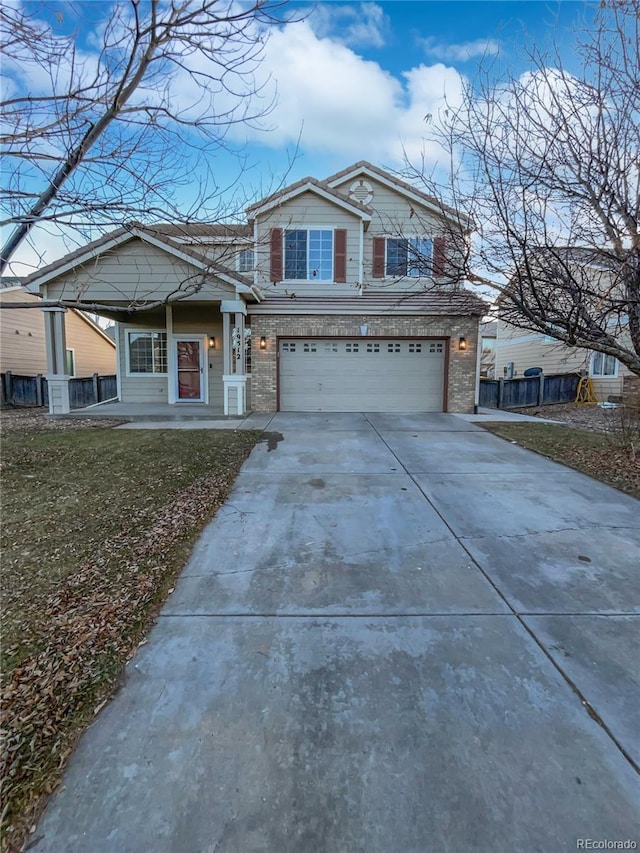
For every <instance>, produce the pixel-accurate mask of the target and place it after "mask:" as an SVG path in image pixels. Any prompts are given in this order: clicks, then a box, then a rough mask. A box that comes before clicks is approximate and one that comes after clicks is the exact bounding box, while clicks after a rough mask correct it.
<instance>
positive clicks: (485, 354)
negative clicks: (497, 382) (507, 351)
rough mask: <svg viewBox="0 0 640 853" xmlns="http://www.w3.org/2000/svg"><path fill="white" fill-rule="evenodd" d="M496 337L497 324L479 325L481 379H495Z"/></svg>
mask: <svg viewBox="0 0 640 853" xmlns="http://www.w3.org/2000/svg"><path fill="white" fill-rule="evenodd" d="M497 337H498V324H497V322H495V321H493V322H490V323H481V324H480V376H481V377H482V378H483V379H494V378H495V373H496V338H497Z"/></svg>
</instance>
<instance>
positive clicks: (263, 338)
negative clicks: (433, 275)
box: [260, 335, 267, 349]
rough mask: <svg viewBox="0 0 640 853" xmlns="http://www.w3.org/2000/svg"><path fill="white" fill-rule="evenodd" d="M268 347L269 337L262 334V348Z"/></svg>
mask: <svg viewBox="0 0 640 853" xmlns="http://www.w3.org/2000/svg"><path fill="white" fill-rule="evenodd" d="M266 348H267V339H266V338H265V336H264V335H262V337H261V338H260V349H266Z"/></svg>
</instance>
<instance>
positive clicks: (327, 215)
mask: <svg viewBox="0 0 640 853" xmlns="http://www.w3.org/2000/svg"><path fill="white" fill-rule="evenodd" d="M272 228H283V229H287V228H325V229H328V230H334V229H336V228H344V229H346V231H347V283H346V284H336V283H335V282H331V281H320V282H319V281H301V280H293V281H283V282H280V283H278V284H277V285H275V287H274V288H273V289H272V288H271V279H270V266H271V264H270V260H271V258H270V255H271V252H270V234H271V229H272ZM360 229H361V220H360V218H359V217H358V216H356V215H355V214H352V213H349V212H348V211H346V210H343V209H342V208H341V207H339V206H338V205H336V204H333V203H332V202H329V201H327V200H326V199H323V198H321V197H320V196H317V195H316V194H315V193H311V192H305V193H302V195H300V196H298V197H297V198H294V199H292V200H291V201H287V202H285V203H284V204H283V205H282V206H281V207H278V208H276V209H275V210H272V211H270V212H269V213H268V214H265V215H264V216H262V217H261V218H260V219H259V221H258V235H257V259H258V263H257V282H258V285H259V286H261V287H263V288H265V287H268V288H269V290H270V291H272V292H276V293H281V294H287V293H297V294H299V295H304V296H329V295H331V296H339V295H340V294H353V292H354V288H356V287H359V284H360V280H359V269H360V268H359V258H360Z"/></svg>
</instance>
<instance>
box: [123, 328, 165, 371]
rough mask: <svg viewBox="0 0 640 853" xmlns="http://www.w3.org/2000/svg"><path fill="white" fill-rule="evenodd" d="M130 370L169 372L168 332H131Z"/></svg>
mask: <svg viewBox="0 0 640 853" xmlns="http://www.w3.org/2000/svg"><path fill="white" fill-rule="evenodd" d="M129 372H130V373H166V372H167V335H166V332H129Z"/></svg>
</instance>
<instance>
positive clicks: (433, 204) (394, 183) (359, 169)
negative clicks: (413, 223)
mask: <svg viewBox="0 0 640 853" xmlns="http://www.w3.org/2000/svg"><path fill="white" fill-rule="evenodd" d="M361 175H365V176H366V177H368V178H371V179H372V180H374V181H378V183H381V184H384V185H385V186H386V187H388V188H389V189H392V190H395V191H396V192H398V193H400V195H403V196H405V198H409V199H411V200H412V201H415V202H417V203H418V204H421V205H423V206H424V207H426V208H428V209H429V210H431V211H432V212H434V213H437V214H438V215H440V216H443V217H445V218H447V219H450V220H453V221H454V222H456V223H458V222H459V221H460V215H459V214H458V212H457V211H455V210H454V209H453V208H452V207H449V206H448V205H446V204H443V203H442V202H441V201H439V200H438V199H437V198H435V196H432V195H429V194H428V193H424V192H422V190H419V189H417V187H414V186H413V185H412V184H409V183H407V181H403V180H401V179H400V178H397V177H396V176H395V175H391V174H390V173H389V172H385V171H384V169H380V168H379V167H378V166H374V165H373V164H372V163H369V162H368V161H367V160H358V162H357V163H354V164H353V165H352V166H348V167H347V168H346V169H342V170H341V171H340V172H336V173H335V175H329V177H328V178H325V183H326V184H327V186H330V187H335V186H337V185H338V184H342V183H344V182H345V181H348V180H349V179H352V178H358V177H360V176H361Z"/></svg>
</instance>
